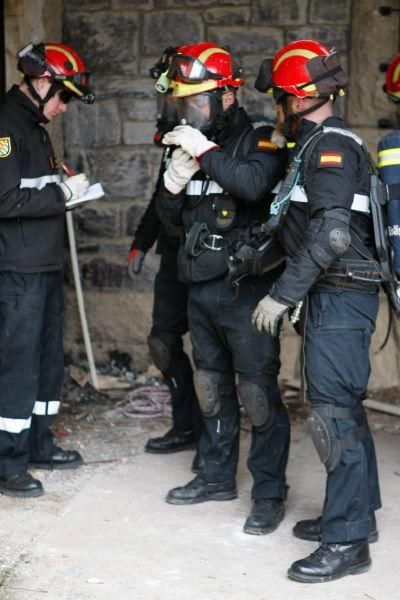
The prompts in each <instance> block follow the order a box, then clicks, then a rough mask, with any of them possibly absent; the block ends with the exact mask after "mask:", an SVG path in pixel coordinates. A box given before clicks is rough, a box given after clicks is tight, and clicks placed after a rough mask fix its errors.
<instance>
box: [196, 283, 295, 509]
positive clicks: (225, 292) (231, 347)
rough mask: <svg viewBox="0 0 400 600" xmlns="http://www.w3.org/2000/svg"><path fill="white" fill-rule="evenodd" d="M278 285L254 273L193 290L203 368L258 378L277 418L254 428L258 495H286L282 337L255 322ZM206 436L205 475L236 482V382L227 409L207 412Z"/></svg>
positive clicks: (252, 457)
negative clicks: (260, 305)
mask: <svg viewBox="0 0 400 600" xmlns="http://www.w3.org/2000/svg"><path fill="white" fill-rule="evenodd" d="M269 287H270V283H269V282H266V281H264V280H262V279H261V278H255V277H246V278H245V279H243V280H242V281H241V283H240V286H239V288H230V287H228V286H227V285H226V283H225V282H224V281H223V280H217V281H208V282H205V283H197V284H192V285H191V286H190V287H189V304H188V316H189V326H190V334H191V339H192V344H193V358H194V361H195V364H196V368H198V369H205V370H207V371H214V372H217V373H220V374H221V375H223V376H224V377H225V379H229V377H231V381H232V382H234V377H235V374H237V375H238V377H239V382H240V381H245V382H250V383H254V384H256V385H257V386H258V388H260V389H262V390H263V392H264V393H265V395H266V396H267V398H268V404H269V417H268V419H267V421H266V422H265V423H263V425H262V426H259V427H255V426H253V427H252V432H251V448H250V453H249V457H248V461H247V465H248V468H249V470H250V472H251V474H252V476H253V480H254V485H253V488H252V498H253V500H256V499H262V498H281V499H282V498H285V497H286V492H287V485H286V477H285V471H286V465H287V459H288V452H289V442H290V426H289V418H288V413H287V410H286V407H285V406H284V405H283V404H282V401H281V397H280V392H279V388H278V383H277V377H278V373H279V368H280V361H279V350H280V347H279V338H272V337H271V336H269V335H266V334H264V333H259V332H258V331H257V330H256V329H255V328H254V327H253V326H252V324H251V314H252V312H253V310H254V308H255V307H256V305H257V303H258V301H259V300H260V299H261V298H262V297H264V296H265V295H266V294H267V293H268V289H269ZM203 419H204V431H203V434H202V436H201V439H200V448H199V451H200V463H201V467H200V474H201V476H202V477H203V478H204V479H205V480H206V481H209V482H216V481H223V480H228V479H233V478H234V477H235V475H236V470H237V462H238V454H239V433H240V414H239V402H238V397H237V394H236V389H235V386H234V385H231V386H229V385H227V386H225V388H224V389H223V391H222V395H221V409H220V411H219V412H218V413H217V414H216V415H214V416H211V417H210V416H207V415H206V414H204V413H203Z"/></svg>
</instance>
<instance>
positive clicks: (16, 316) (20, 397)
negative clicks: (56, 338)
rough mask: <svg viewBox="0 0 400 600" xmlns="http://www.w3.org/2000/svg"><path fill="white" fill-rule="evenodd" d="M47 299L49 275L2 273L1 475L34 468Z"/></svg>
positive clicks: (0, 325) (0, 320) (0, 350)
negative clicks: (32, 441) (32, 436)
mask: <svg viewBox="0 0 400 600" xmlns="http://www.w3.org/2000/svg"><path fill="white" fill-rule="evenodd" d="M45 297H46V274H43V273H34V274H21V273H11V272H10V273H8V272H7V273H0V417H1V419H2V423H3V427H0V476H5V475H9V474H12V473H18V472H21V471H25V470H26V468H27V466H28V461H29V427H31V425H32V412H33V407H34V404H35V400H36V398H37V391H38V386H39V364H40V337H41V330H42V323H43V312H44V305H45Z"/></svg>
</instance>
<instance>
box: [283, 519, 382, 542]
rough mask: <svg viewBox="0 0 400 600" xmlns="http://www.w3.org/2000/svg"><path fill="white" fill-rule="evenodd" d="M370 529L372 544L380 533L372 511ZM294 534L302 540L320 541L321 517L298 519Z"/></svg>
mask: <svg viewBox="0 0 400 600" xmlns="http://www.w3.org/2000/svg"><path fill="white" fill-rule="evenodd" d="M369 518H370V529H369V536H368V542H369V543H370V544H371V543H373V542H376V541H377V539H378V537H379V534H378V530H377V528H376V519H375V513H370V515H369ZM293 535H295V536H296V537H298V538H300V539H301V540H310V541H312V542H318V541H319V539H320V536H321V517H318V518H317V519H306V520H304V521H297V523H296V525H295V526H294V527H293Z"/></svg>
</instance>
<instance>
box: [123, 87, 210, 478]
mask: <svg viewBox="0 0 400 600" xmlns="http://www.w3.org/2000/svg"><path fill="white" fill-rule="evenodd" d="M157 96H158V97H157V102H158V108H159V118H158V121H157V132H156V134H155V136H154V142H155V144H156V145H160V144H161V139H162V137H163V135H164V134H165V133H167V132H168V131H171V130H172V129H173V128H174V126H175V125H176V124H177V115H176V107H175V105H174V104H173V103H172V101H171V97H170V94H169V93H166V94H158V95H157ZM161 145H162V144H161ZM169 154H170V149H169V148H165V146H164V153H163V157H162V161H161V166H160V171H159V176H158V179H157V183H156V187H155V190H154V193H153V196H152V198H151V200H150V202H149V205H148V207H147V209H146V211H145V213H144V215H143V217H142V219H141V221H140V223H139V225H138V227H137V230H136V232H135V235H134V238H133V241H132V245H131V250H130V254H129V258H128V272H129V274H130V276H131V277H132V279H135V278H136V277H137V276H138V274H139V273H140V271H141V268H142V263H143V260H144V257H145V255H146V253H147V252H148V250H149V249H150V248H151V247H152V246H153V245H154V244H155V243H156V242H157V253H158V254H160V255H161V261H160V268H159V270H158V273H157V275H156V278H155V282H154V304H153V324H152V328H151V332H150V335H149V337H148V345H149V350H150V355H151V357H152V359H153V362H154V364H155V365H156V367H157V368H158V369H160V371H161V372H162V374H163V376H164V379H165V381H166V383H167V385H168V387H169V389H170V392H171V403H172V428H171V429H170V430H169V431H167V433H166V434H165V435H163V436H161V437H157V438H151V439H149V440H148V442H147V443H146V446H145V450H146V452H152V453H157V454H167V453H172V452H178V451H180V450H186V449H188V448H192V447H193V446H194V442H195V440H196V439H198V438H199V435H200V430H201V422H202V419H201V413H200V409H199V404H198V400H197V397H196V392H195V390H194V385H193V369H192V366H191V364H190V360H189V357H188V356H187V354H186V353H185V351H184V349H183V342H182V336H183V335H185V333H187V331H188V323H187V307H186V305H187V287H186V285H185V284H184V283H181V282H180V281H178V272H177V271H178V269H177V253H178V248H179V245H180V239H181V236H182V227H177V226H174V225H172V224H169V223H163V222H162V221H161V220H160V217H159V215H158V214H157V210H156V203H155V198H156V196H157V193H158V190H159V188H160V185H161V183H162V177H163V175H164V172H165V170H166V168H167V165H168V163H169V161H170V158H169ZM196 468H197V460H196V457H195V459H194V461H193V469H194V470H195V469H196Z"/></svg>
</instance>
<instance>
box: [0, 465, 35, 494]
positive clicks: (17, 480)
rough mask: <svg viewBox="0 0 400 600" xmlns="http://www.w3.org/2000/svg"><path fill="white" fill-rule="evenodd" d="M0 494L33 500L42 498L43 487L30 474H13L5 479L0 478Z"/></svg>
mask: <svg viewBox="0 0 400 600" xmlns="http://www.w3.org/2000/svg"><path fill="white" fill-rule="evenodd" d="M0 493H1V494H5V495H6V496H14V497H17V498H35V497H37V496H43V494H44V490H43V486H42V484H41V483H40V481H38V480H37V479H34V478H33V477H32V475H31V474H30V473H27V472H26V471H23V472H22V473H14V474H13V475H7V476H6V477H0Z"/></svg>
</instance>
